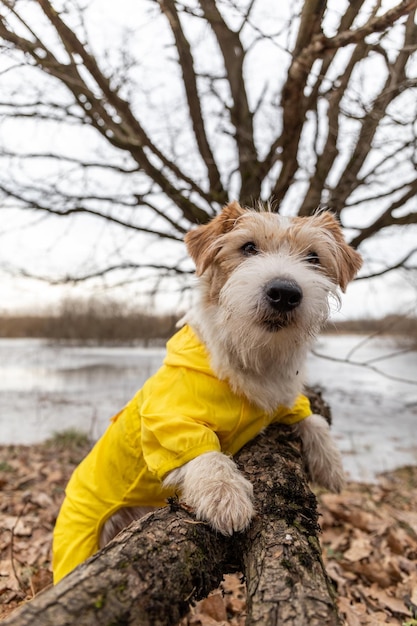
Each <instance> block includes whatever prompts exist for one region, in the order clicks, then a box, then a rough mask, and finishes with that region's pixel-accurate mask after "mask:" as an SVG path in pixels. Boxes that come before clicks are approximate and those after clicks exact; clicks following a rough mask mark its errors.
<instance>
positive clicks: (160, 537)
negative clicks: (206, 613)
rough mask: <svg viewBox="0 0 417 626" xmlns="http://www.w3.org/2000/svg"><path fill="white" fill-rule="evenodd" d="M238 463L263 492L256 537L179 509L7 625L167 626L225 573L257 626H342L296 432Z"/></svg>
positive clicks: (123, 536) (129, 532)
mask: <svg viewBox="0 0 417 626" xmlns="http://www.w3.org/2000/svg"><path fill="white" fill-rule="evenodd" d="M236 461H237V463H238V465H239V466H240V468H241V470H242V471H243V472H244V473H245V475H246V476H247V477H248V478H249V480H251V481H252V483H253V485H254V493H255V506H256V510H257V515H256V517H255V519H254V520H253V523H252V525H251V527H250V529H249V530H248V532H246V533H241V534H236V535H234V536H233V537H231V538H225V537H222V536H221V535H218V534H216V533H215V532H213V531H212V530H211V529H210V528H209V527H208V525H206V524H205V523H202V522H198V521H196V520H195V518H194V517H193V515H192V512H191V511H189V510H187V508H185V507H184V506H182V505H181V503H179V502H177V501H175V500H173V501H171V502H170V504H169V506H167V507H166V508H164V509H160V510H159V511H157V512H155V513H152V514H150V515H148V516H146V517H145V518H142V519H141V520H138V521H137V522H134V523H133V524H131V526H130V527H129V528H127V529H125V530H124V531H123V532H122V533H120V534H119V535H118V537H116V538H115V539H114V540H113V541H112V542H111V543H110V544H109V545H107V546H106V547H105V548H104V549H103V550H101V551H100V552H99V553H97V554H96V555H94V556H93V557H91V558H90V559H89V560H88V561H86V562H85V563H83V564H82V565H80V566H79V567H77V568H76V569H75V570H74V571H73V572H72V573H71V574H69V576H67V577H66V578H64V579H63V580H62V581H61V582H60V583H59V584H58V585H56V586H55V587H53V588H50V589H49V590H46V591H44V592H42V593H40V594H39V595H38V596H37V597H35V598H34V599H33V600H32V601H30V602H28V603H27V604H25V605H24V606H23V607H21V608H20V609H18V610H17V611H16V612H15V613H14V614H12V615H11V616H10V617H9V618H8V619H6V620H5V621H4V622H2V624H4V626H26V625H27V626H29V625H30V626H36V625H37V624H39V625H42V626H70V625H71V626H73V625H74V624H77V626H92V625H97V624H100V626H106V625H109V626H110V625H111V624H112V625H116V624H117V625H120V626H121V625H123V626H128V625H136V626H167V625H171V624H176V623H177V622H178V621H179V619H180V618H181V617H182V616H183V615H184V614H186V612H187V610H188V607H189V603H190V602H191V601H193V600H197V599H199V598H202V597H205V596H206V595H207V594H208V593H209V592H210V591H211V590H212V589H214V588H216V587H217V586H218V584H219V582H220V580H221V578H222V576H223V574H225V573H228V572H231V571H243V572H244V574H245V577H246V581H247V590H248V619H247V624H249V625H251V624H259V625H268V626H272V625H275V624H276V625H278V624H279V625H280V626H281V625H284V624H285V625H294V626H295V625H297V626H303V625H304V624H306V625H307V624H308V625H309V626H319V625H320V626H327V625H328V626H336V625H339V624H340V623H341V622H340V620H339V617H338V614H337V609H336V604H335V596H334V592H333V590H332V587H331V584H330V582H329V579H328V577H327V575H326V572H325V570H324V567H323V563H322V560H321V552H320V546H319V540H318V533H319V527H318V516H317V510H316V500H315V496H314V495H313V494H312V492H311V491H310V489H309V487H308V486H307V477H306V475H305V472H304V469H303V466H302V460H301V454H300V443H299V441H298V440H297V439H296V438H295V437H294V435H293V433H292V430H291V428H288V427H283V426H280V425H274V426H272V427H269V428H268V430H267V431H266V432H265V433H264V434H262V435H260V436H259V437H257V438H256V439H255V440H253V441H252V442H250V443H249V444H248V445H246V446H245V447H244V448H243V449H242V450H241V451H240V452H239V453H238V455H237V456H236Z"/></svg>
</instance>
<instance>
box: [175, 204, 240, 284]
mask: <svg viewBox="0 0 417 626" xmlns="http://www.w3.org/2000/svg"><path fill="white" fill-rule="evenodd" d="M244 213H245V210H244V209H242V207H241V206H240V204H239V203H238V202H236V201H234V202H231V203H230V204H227V205H226V206H225V207H224V208H223V209H222V211H221V213H219V215H217V216H216V217H215V218H214V219H212V220H211V222H209V223H208V224H204V225H203V226H198V227H197V228H196V229H194V230H191V231H190V232H189V233H187V234H186V235H185V238H184V241H185V245H186V246H187V250H188V254H189V255H190V257H191V258H192V259H193V261H194V263H195V266H196V273H197V276H201V274H203V273H204V272H205V271H206V269H207V268H208V266H209V265H210V263H212V261H213V260H214V259H215V257H216V254H217V253H218V252H219V250H220V247H219V246H216V240H217V239H218V237H220V236H221V235H225V234H226V233H228V232H229V231H231V230H232V229H233V227H234V225H235V224H236V220H237V219H238V218H239V217H241V216H242V215H243V214H244Z"/></svg>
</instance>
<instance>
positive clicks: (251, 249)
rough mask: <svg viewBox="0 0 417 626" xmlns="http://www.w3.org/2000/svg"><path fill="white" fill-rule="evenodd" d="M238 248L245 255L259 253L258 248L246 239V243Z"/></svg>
mask: <svg viewBox="0 0 417 626" xmlns="http://www.w3.org/2000/svg"><path fill="white" fill-rule="evenodd" d="M240 249H241V250H242V252H243V254H244V255H245V256H253V255H254V254H258V253H259V250H258V248H257V247H256V244H255V243H253V241H248V242H247V243H245V244H243V246H242V247H241V248H240Z"/></svg>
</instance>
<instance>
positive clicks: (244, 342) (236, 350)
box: [188, 254, 335, 411]
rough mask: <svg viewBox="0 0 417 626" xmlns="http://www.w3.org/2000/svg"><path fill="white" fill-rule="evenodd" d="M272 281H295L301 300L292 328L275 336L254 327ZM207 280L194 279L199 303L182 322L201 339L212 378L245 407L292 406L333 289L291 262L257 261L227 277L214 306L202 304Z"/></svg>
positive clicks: (273, 256) (258, 258)
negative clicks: (223, 383) (249, 404)
mask: <svg viewBox="0 0 417 626" xmlns="http://www.w3.org/2000/svg"><path fill="white" fill-rule="evenodd" d="M275 277H280V278H290V279H292V280H295V281H296V282H297V283H298V284H299V285H300V287H301V289H302V291H303V300H302V302H301V305H300V307H299V309H298V310H297V313H296V315H295V316H294V322H293V323H292V324H291V325H290V326H288V327H287V328H283V329H281V330H280V331H279V332H275V333H274V332H269V331H266V330H265V328H264V327H263V326H262V325H260V324H259V323H257V318H258V317H261V316H262V315H263V314H264V311H263V307H265V303H264V301H263V286H264V285H265V284H266V283H267V282H268V281H269V280H271V279H273V278H275ZM208 288H209V286H208V285H207V279H206V277H204V276H203V278H202V279H200V288H199V289H200V299H199V301H198V302H197V303H196V306H195V309H194V310H193V311H192V312H191V314H190V315H189V316H188V321H189V322H190V323H191V325H192V326H194V327H195V328H196V330H197V332H198V334H199V335H200V336H201V338H202V339H203V341H204V343H205V344H206V346H207V348H208V352H209V353H210V357H211V365H212V368H213V370H214V372H215V373H216V375H217V376H218V377H219V378H221V379H227V380H228V381H229V383H230V385H231V387H232V389H233V390H234V391H235V392H237V393H240V394H243V395H245V396H246V397H247V398H248V399H249V400H250V401H251V402H253V403H254V404H256V405H257V406H260V407H262V408H264V409H265V410H266V411H273V410H274V409H275V408H276V407H277V406H278V405H279V404H283V405H285V406H292V405H293V404H294V401H295V399H296V397H297V396H298V395H299V394H300V393H301V392H302V389H303V385H304V363H305V359H306V356H307V353H308V350H309V348H310V347H311V344H312V342H313V341H314V339H315V337H316V335H317V333H318V332H319V330H320V328H321V327H322V326H323V323H324V322H325V321H326V319H327V317H328V314H329V305H328V294H329V292H332V291H333V292H334V291H335V285H333V284H332V283H331V281H330V280H329V279H328V278H326V277H325V276H324V275H323V274H321V273H320V272H318V271H317V270H315V269H314V268H309V267H308V266H306V263H303V262H302V261H300V260H299V259H298V258H297V257H293V258H291V257H288V256H284V255H282V254H268V255H260V256H256V257H253V258H250V259H248V260H246V261H245V262H244V263H242V264H241V265H239V267H238V268H237V269H236V270H235V271H234V272H233V274H232V275H231V277H230V278H229V279H228V281H227V282H226V283H225V285H224V287H223V288H222V290H221V292H220V297H219V302H218V304H213V305H211V306H207V305H206V304H204V301H205V298H204V295H205V291H206V290H207V289H208Z"/></svg>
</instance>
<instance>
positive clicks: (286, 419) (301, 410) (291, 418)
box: [274, 394, 312, 426]
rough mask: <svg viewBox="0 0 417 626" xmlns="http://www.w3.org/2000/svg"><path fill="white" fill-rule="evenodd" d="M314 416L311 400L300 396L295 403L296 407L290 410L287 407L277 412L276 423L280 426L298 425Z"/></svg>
mask: <svg viewBox="0 0 417 626" xmlns="http://www.w3.org/2000/svg"><path fill="white" fill-rule="evenodd" d="M311 414H312V410H311V406H310V400H309V399H308V398H307V397H306V396H303V395H301V394H300V395H299V396H298V397H297V399H296V401H295V403H294V406H293V407H292V408H291V409H289V408H287V407H281V408H280V409H279V411H278V412H277V415H276V417H275V419H274V422H279V423H280V424H288V425H290V426H291V424H296V423H297V422H301V421H302V420H304V419H306V417H309V416H310V415H311Z"/></svg>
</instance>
